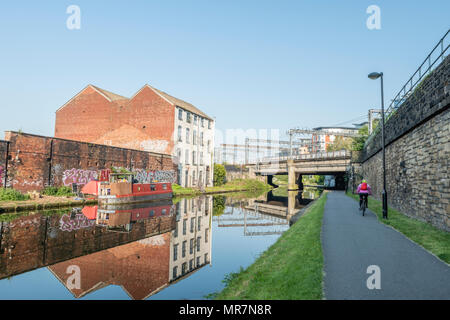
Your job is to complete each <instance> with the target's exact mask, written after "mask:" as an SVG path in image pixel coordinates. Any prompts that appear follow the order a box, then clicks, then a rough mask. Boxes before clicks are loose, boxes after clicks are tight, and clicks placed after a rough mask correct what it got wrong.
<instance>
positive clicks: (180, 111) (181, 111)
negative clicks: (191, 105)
mask: <svg viewBox="0 0 450 320" xmlns="http://www.w3.org/2000/svg"><path fill="white" fill-rule="evenodd" d="M178 120H181V121H183V109H180V108H178Z"/></svg>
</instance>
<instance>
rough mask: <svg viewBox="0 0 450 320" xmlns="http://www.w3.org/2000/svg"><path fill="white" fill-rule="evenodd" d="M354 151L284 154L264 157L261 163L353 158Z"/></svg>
mask: <svg viewBox="0 0 450 320" xmlns="http://www.w3.org/2000/svg"><path fill="white" fill-rule="evenodd" d="M351 158H352V151H348V150H340V151H331V152H316V153H307V154H300V155H295V156H284V157H270V158H263V159H261V160H260V161H259V163H261V164H262V163H264V164H265V163H274V162H287V160H294V161H296V162H297V161H302V160H304V161H311V160H330V159H351Z"/></svg>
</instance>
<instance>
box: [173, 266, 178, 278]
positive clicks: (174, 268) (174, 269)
mask: <svg viewBox="0 0 450 320" xmlns="http://www.w3.org/2000/svg"><path fill="white" fill-rule="evenodd" d="M177 269H178V267H173V273H172V277H173V278H174V279H175V278H176V277H177V273H178V272H177V271H178V270H177Z"/></svg>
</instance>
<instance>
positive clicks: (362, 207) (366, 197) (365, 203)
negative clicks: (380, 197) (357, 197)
mask: <svg viewBox="0 0 450 320" xmlns="http://www.w3.org/2000/svg"><path fill="white" fill-rule="evenodd" d="M364 195H365V197H363V198H362V202H361V205H360V206H359V210H361V211H362V215H363V216H364V213H365V212H366V209H367V200H368V198H369V195H368V194H364Z"/></svg>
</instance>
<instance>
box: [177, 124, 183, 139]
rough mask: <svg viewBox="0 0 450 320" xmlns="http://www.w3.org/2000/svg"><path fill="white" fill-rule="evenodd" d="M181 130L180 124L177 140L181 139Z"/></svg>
mask: <svg viewBox="0 0 450 320" xmlns="http://www.w3.org/2000/svg"><path fill="white" fill-rule="evenodd" d="M181 130H182V128H181V126H178V141H182V139H181Z"/></svg>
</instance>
